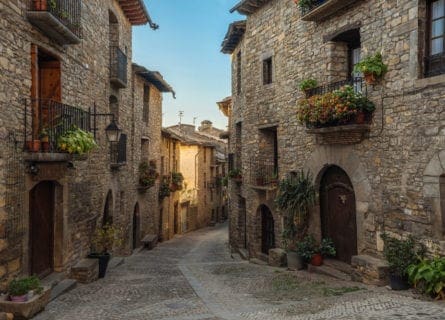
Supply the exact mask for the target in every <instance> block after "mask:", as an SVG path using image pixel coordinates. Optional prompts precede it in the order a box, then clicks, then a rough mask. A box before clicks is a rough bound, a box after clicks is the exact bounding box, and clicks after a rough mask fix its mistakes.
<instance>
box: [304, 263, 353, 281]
mask: <svg viewBox="0 0 445 320" xmlns="http://www.w3.org/2000/svg"><path fill="white" fill-rule="evenodd" d="M307 269H308V271H309V272H310V273H317V274H322V275H325V276H329V277H332V278H335V279H339V280H344V281H352V277H351V274H347V273H345V272H343V271H340V270H337V269H335V268H333V267H331V266H328V265H325V264H323V265H321V266H319V267H316V266H313V265H311V264H309V265H308V267H307Z"/></svg>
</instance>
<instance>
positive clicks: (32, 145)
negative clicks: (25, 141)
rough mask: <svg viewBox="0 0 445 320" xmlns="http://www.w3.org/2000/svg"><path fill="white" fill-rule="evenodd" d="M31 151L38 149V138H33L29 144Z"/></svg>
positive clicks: (37, 150)
mask: <svg viewBox="0 0 445 320" xmlns="http://www.w3.org/2000/svg"><path fill="white" fill-rule="evenodd" d="M30 151H31V152H39V151H40V140H33V141H32V144H31V150H30Z"/></svg>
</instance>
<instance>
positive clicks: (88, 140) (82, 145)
mask: <svg viewBox="0 0 445 320" xmlns="http://www.w3.org/2000/svg"><path fill="white" fill-rule="evenodd" d="M57 145H58V147H59V150H60V151H63V152H68V153H70V154H78V155H82V154H85V153H88V152H90V151H91V150H93V149H94V148H96V147H97V144H96V142H95V141H94V136H93V134H92V133H91V132H86V131H83V130H82V129H79V128H74V129H72V130H70V131H68V132H66V133H65V134H64V135H62V136H60V137H59V139H58V141H57Z"/></svg>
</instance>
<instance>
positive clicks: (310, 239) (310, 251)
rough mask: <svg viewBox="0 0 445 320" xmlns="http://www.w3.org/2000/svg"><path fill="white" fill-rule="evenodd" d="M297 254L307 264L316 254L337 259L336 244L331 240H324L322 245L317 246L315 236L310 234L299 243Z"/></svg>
mask: <svg viewBox="0 0 445 320" xmlns="http://www.w3.org/2000/svg"><path fill="white" fill-rule="evenodd" d="M296 251H297V253H298V255H299V256H300V257H302V258H303V259H304V260H305V261H306V262H308V261H310V260H311V259H312V257H313V256H314V254H317V253H320V254H321V255H322V256H324V257H335V255H336V254H337V250H336V249H335V246H334V242H333V241H332V240H331V239H329V238H323V239H322V240H321V243H320V244H317V241H316V240H315V238H314V236H313V235H311V234H309V235H307V236H306V237H304V238H303V240H301V241H299V242H298V243H297V250H296Z"/></svg>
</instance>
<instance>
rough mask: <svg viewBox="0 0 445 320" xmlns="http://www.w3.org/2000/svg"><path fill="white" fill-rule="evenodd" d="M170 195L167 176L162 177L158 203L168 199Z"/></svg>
mask: <svg viewBox="0 0 445 320" xmlns="http://www.w3.org/2000/svg"><path fill="white" fill-rule="evenodd" d="M170 193H171V190H170V179H169V177H168V176H164V177H162V182H161V184H160V186H159V201H162V200H164V198H166V197H169V196H170Z"/></svg>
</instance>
